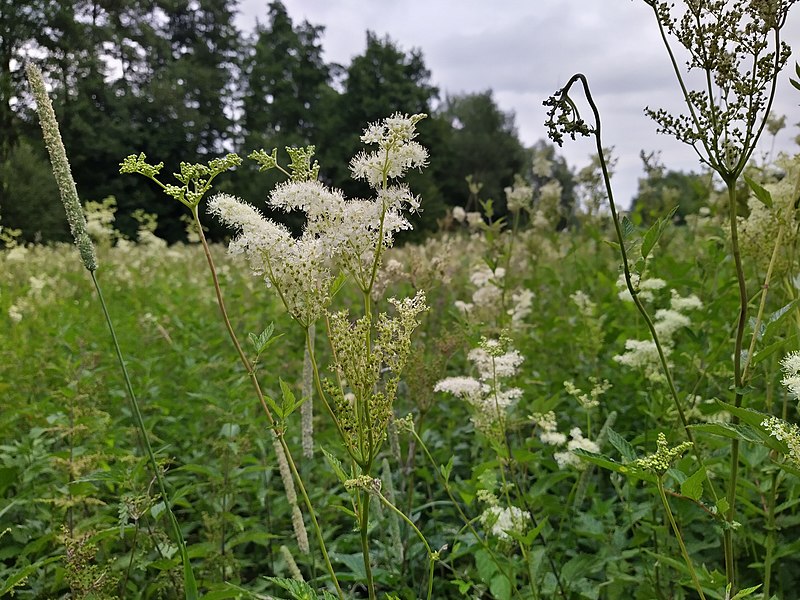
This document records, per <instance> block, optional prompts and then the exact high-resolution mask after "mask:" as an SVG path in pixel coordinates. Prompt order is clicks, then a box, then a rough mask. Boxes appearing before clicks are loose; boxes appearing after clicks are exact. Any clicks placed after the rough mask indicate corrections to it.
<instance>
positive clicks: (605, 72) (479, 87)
mask: <svg viewBox="0 0 800 600" xmlns="http://www.w3.org/2000/svg"><path fill="white" fill-rule="evenodd" d="M283 2H284V5H285V6H286V8H287V11H288V12H289V15H290V16H291V18H292V20H293V21H294V22H295V23H300V22H302V21H304V20H307V21H309V22H310V23H311V24H313V25H324V26H325V32H324V34H323V36H322V38H321V39H322V47H323V49H324V54H323V56H324V59H325V60H326V61H327V62H335V63H340V64H344V65H347V64H349V62H350V59H351V58H352V57H353V56H356V55H359V54H361V53H363V52H364V49H365V47H366V31H367V30H370V31H373V32H375V33H376V34H377V35H378V36H379V37H384V36H387V35H388V36H389V37H390V38H391V39H392V41H393V42H394V43H395V44H397V45H398V46H399V47H400V48H401V49H402V50H404V51H406V52H408V51H410V50H412V49H419V50H421V52H422V55H423V58H424V61H425V64H426V66H427V67H428V69H429V70H430V71H431V82H432V83H433V84H434V85H436V86H438V87H439V90H440V95H441V96H442V97H444V95H446V94H451V95H452V94H462V93H471V92H481V91H485V90H487V89H489V88H491V89H492V90H493V92H494V99H495V101H496V102H497V104H498V106H499V107H500V108H501V109H502V110H504V111H507V112H513V113H514V115H515V122H516V125H517V130H518V134H519V137H520V140H521V141H522V142H523V144H525V145H526V146H529V145H532V144H534V143H535V142H536V141H538V140H540V139H544V138H545V137H546V133H545V128H544V125H543V124H544V121H545V119H546V113H545V108H544V107H543V106H542V101H543V100H545V99H546V98H547V97H548V96H550V95H551V94H553V93H554V92H555V91H556V90H557V89H559V88H560V87H561V86H562V85H563V84H565V83H566V82H567V81H568V80H569V78H570V77H571V76H572V75H573V74H574V73H578V72H580V73H583V74H585V75H586V76H587V78H588V80H589V86H590V88H591V90H592V94H593V96H594V99H595V102H596V103H597V106H598V108H599V110H600V113H601V119H602V128H603V145H604V146H606V147H613V148H614V156H616V157H617V159H618V164H617V171H616V175H615V176H614V179H613V180H612V184H613V187H614V195H615V197H616V198H617V200H618V202H620V204H621V205H622V206H627V205H628V204H629V202H630V199H631V198H632V197H633V196H634V195H635V193H636V189H637V181H638V178H639V177H642V176H643V169H642V162H641V159H640V158H639V153H640V151H641V150H644V151H646V152H652V151H660V153H661V159H662V161H663V162H664V164H665V165H666V166H667V168H669V169H675V170H683V171H692V170H694V171H697V170H699V167H700V165H699V162H698V159H697V155H696V154H695V153H694V150H692V148H691V147H689V146H686V145H684V144H680V143H679V142H677V141H675V140H674V139H673V138H671V137H668V136H665V135H658V134H656V131H655V130H656V127H655V123H654V122H653V121H652V120H650V119H649V118H648V117H647V116H646V115H645V114H644V112H643V109H644V107H645V106H650V107H651V108H666V109H667V110H669V111H670V112H673V113H677V112H681V111H682V109H683V107H684V105H683V104H682V99H681V96H680V90H679V88H678V86H677V84H676V79H675V75H674V73H673V72H672V69H671V66H670V63H669V58H668V55H667V52H666V50H665V48H664V46H663V44H662V42H661V39H660V36H659V33H658V28H657V26H656V23H655V20H654V17H653V13H652V9H651V8H650V7H649V6H647V4H645V2H644V1H643V0H497V1H495V2H488V1H486V0H283ZM268 3H269V0H240V4H239V10H240V15H239V17H238V24H239V25H240V27H242V29H244V30H248V29H251V28H252V27H253V26H254V24H255V22H256V19H258V20H259V21H261V22H262V23H265V22H266V21H267V5H268ZM783 39H784V40H785V41H786V42H787V43H788V44H789V45H790V46H793V45H797V50H798V51H797V52H794V53H793V55H792V57H791V58H790V62H789V63H788V64H789V67H791V68H787V69H786V70H785V72H784V73H783V75H782V76H781V82H780V84H779V87H778V90H777V94H776V99H775V104H774V105H773V112H774V113H775V114H778V115H786V116H787V120H786V122H787V127H786V129H784V130H783V131H781V132H780V133H779V135H778V136H777V138H776V139H775V143H774V146H773V145H772V138H771V136H765V137H764V138H762V141H761V144H760V146H759V150H758V152H760V153H761V154H762V155H763V156H767V155H768V154H769V152H770V151H773V152H774V153H777V152H778V151H780V150H784V151H787V152H791V153H795V152H797V151H798V150H800V149H798V147H797V145H796V144H795V143H794V141H793V140H794V138H795V136H797V134H798V133H800V131H798V128H797V127H796V126H795V124H796V123H798V121H800V109H799V108H798V105H799V104H800V92H798V91H796V90H794V89H793V88H792V87H791V85H790V84H789V82H788V78H789V76H790V75H793V71H794V69H793V66H794V62H795V61H796V60H798V61H800V54H798V52H800V7H795V9H794V12H793V13H792V12H790V14H789V20H788V22H787V25H786V27H785V28H784V30H783ZM387 110H389V111H390V112H391V107H387ZM421 141H422V142H423V143H424V140H421ZM593 149H594V146H593V142H592V141H590V140H589V139H588V138H586V139H584V140H579V141H575V142H573V141H571V140H570V139H569V138H566V139H565V141H564V146H563V148H561V149H560V150H559V152H560V153H561V154H562V155H563V156H564V157H565V158H566V159H567V162H568V164H569V165H570V166H571V167H573V168H580V167H582V166H584V165H586V164H588V162H589V160H590V155H591V153H592V151H593Z"/></svg>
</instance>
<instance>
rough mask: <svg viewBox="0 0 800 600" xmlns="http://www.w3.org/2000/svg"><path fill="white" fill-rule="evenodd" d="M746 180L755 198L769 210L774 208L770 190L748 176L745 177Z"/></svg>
mask: <svg viewBox="0 0 800 600" xmlns="http://www.w3.org/2000/svg"><path fill="white" fill-rule="evenodd" d="M744 180H745V182H747V185H748V186H749V187H750V189H751V190H753V194H755V197H756V198H758V200H760V201H761V203H762V204H763V205H764V206H766V207H767V208H772V194H770V193H769V190H767V189H765V188H764V187H762V186H761V184H759V183H758V182H756V181H754V180H752V179H750V178H749V177H748V176H747V175H745V176H744Z"/></svg>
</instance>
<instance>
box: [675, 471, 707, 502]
mask: <svg viewBox="0 0 800 600" xmlns="http://www.w3.org/2000/svg"><path fill="white" fill-rule="evenodd" d="M705 479H706V470H705V467H700V468H699V469H698V470H697V472H696V473H694V474H693V475H692V476H691V477H689V478H688V479H687V480H686V481H684V482H683V483H682V484H681V494H683V495H684V496H686V497H687V498H691V499H692V500H700V497H701V496H702V495H703V482H704V481H705Z"/></svg>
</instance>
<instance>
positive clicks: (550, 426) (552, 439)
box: [529, 410, 567, 446]
mask: <svg viewBox="0 0 800 600" xmlns="http://www.w3.org/2000/svg"><path fill="white" fill-rule="evenodd" d="M529 418H530V420H531V421H532V422H533V423H534V424H535V425H536V426H538V427H539V429H540V431H539V439H540V440H541V441H542V443H543V444H547V445H548V446H563V445H564V444H566V443H567V436H566V435H564V434H563V433H560V432H559V431H557V428H558V423H557V422H556V413H554V412H553V411H552V410H551V411H549V412H546V413H533V414H532V415H530V417H529Z"/></svg>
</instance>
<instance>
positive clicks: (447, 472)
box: [439, 456, 455, 481]
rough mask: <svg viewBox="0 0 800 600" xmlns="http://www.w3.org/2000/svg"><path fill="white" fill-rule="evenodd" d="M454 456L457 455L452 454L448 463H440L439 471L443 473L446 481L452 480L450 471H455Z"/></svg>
mask: <svg viewBox="0 0 800 600" xmlns="http://www.w3.org/2000/svg"><path fill="white" fill-rule="evenodd" d="M454 458H455V457H453V456H451V457H450V460H448V461H447V464H446V465H439V472H440V473H441V474H442V477H443V478H444V480H445V481H450V473H451V472H452V471H453V459H454Z"/></svg>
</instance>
